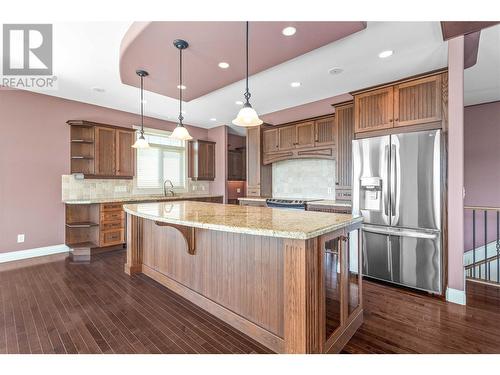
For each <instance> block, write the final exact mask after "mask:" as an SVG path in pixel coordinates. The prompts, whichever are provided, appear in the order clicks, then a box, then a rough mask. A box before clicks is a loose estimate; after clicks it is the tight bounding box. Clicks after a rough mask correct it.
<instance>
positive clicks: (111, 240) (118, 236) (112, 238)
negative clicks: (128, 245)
mask: <svg viewBox="0 0 500 375" xmlns="http://www.w3.org/2000/svg"><path fill="white" fill-rule="evenodd" d="M121 243H125V230H123V229H117V230H108V231H103V232H101V233H100V246H101V247H103V246H111V245H118V244H121Z"/></svg>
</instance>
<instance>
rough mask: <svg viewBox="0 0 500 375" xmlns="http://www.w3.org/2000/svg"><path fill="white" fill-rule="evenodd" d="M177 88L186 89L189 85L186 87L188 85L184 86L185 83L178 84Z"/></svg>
mask: <svg viewBox="0 0 500 375" xmlns="http://www.w3.org/2000/svg"><path fill="white" fill-rule="evenodd" d="M177 88H178V89H181V90H185V89H186V88H187V87H186V86H184V85H177Z"/></svg>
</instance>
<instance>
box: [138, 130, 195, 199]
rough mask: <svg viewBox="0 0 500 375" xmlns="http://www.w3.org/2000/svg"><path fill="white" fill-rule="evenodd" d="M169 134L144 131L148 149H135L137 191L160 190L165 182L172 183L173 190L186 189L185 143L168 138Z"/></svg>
mask: <svg viewBox="0 0 500 375" xmlns="http://www.w3.org/2000/svg"><path fill="white" fill-rule="evenodd" d="M170 134H171V133H170V132H164V131H161V130H154V129H144V137H145V138H146V140H147V141H148V143H149V146H150V148H146V149H137V159H136V160H137V163H136V168H137V173H136V176H137V177H136V188H137V189H160V188H162V187H163V182H164V181H165V180H170V181H172V184H173V185H174V188H175V189H185V188H186V162H185V160H186V146H185V142H184V141H179V140H176V139H171V138H169V135H170ZM136 137H139V132H137V133H136Z"/></svg>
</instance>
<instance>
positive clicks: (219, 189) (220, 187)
mask: <svg viewBox="0 0 500 375" xmlns="http://www.w3.org/2000/svg"><path fill="white" fill-rule="evenodd" d="M208 140H210V141H214V142H216V145H215V180H214V182H213V183H212V184H211V185H210V193H211V194H222V195H224V202H226V198H227V192H226V178H227V126H225V125H222V126H218V127H216V128H212V129H208Z"/></svg>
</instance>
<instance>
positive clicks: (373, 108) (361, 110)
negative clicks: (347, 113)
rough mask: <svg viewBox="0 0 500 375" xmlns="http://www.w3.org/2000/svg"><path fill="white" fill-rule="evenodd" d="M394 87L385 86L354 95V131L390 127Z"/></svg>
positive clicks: (392, 113)
mask: <svg viewBox="0 0 500 375" xmlns="http://www.w3.org/2000/svg"><path fill="white" fill-rule="evenodd" d="M393 101H394V89H393V88H392V87H386V88H383V89H379V90H373V91H369V92H365V93H363V94H359V95H356V96H355V97H354V108H355V109H356V115H355V116H354V129H355V132H356V133H360V132H366V131H373V130H382V129H389V128H392V124H393V122H394V110H393Z"/></svg>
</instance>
